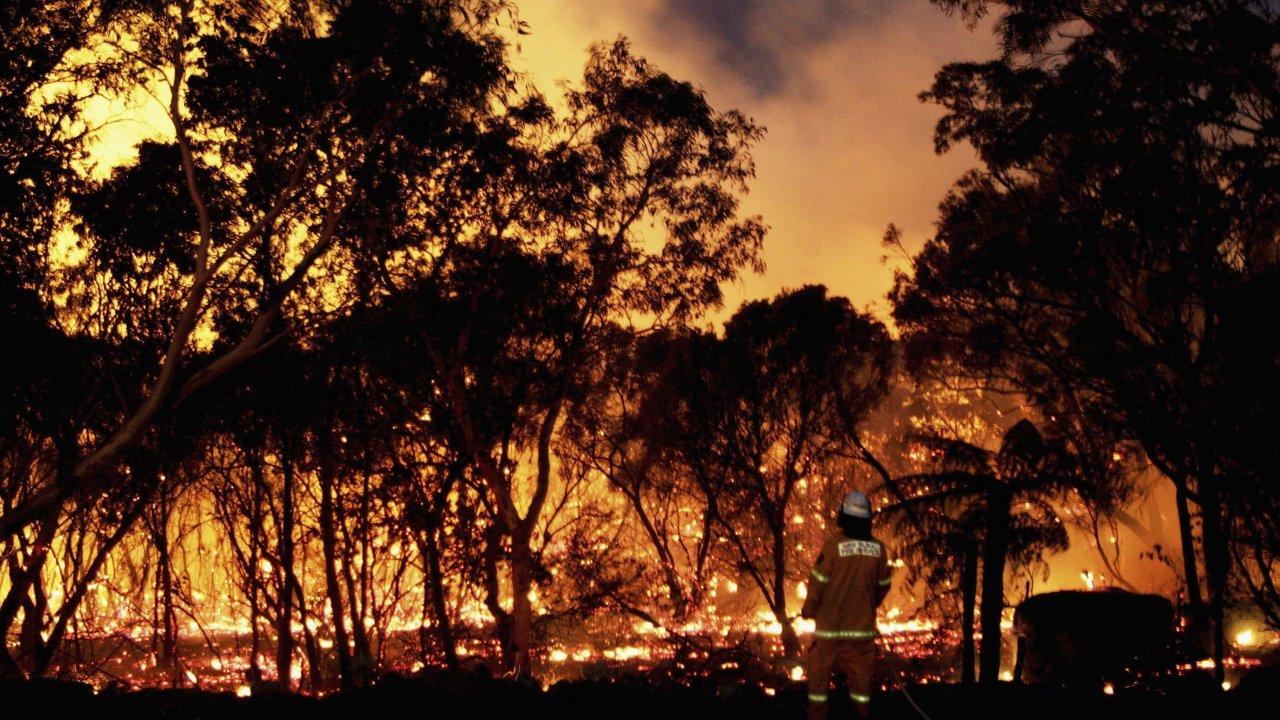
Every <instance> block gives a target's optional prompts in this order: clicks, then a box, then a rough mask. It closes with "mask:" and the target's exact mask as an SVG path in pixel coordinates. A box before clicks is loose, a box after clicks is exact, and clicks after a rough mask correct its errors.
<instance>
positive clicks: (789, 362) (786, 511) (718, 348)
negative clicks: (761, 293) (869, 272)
mask: <svg viewBox="0 0 1280 720" xmlns="http://www.w3.org/2000/svg"><path fill="white" fill-rule="evenodd" d="M705 347H706V350H705V353H704V354H703V355H702V356H701V357H698V358H696V362H695V363H694V364H691V366H690V367H689V368H687V369H686V370H685V372H687V373H689V375H690V377H689V379H688V380H686V390H685V393H684V394H683V396H682V400H683V403H684V404H685V407H684V408H682V410H681V413H682V414H683V420H682V421H683V422H685V423H687V424H688V427H687V429H685V430H684V431H683V432H682V433H681V436H682V437H684V438H686V440H687V441H688V442H689V443H691V446H689V447H686V448H684V452H685V454H686V455H687V456H688V457H690V458H691V459H690V461H689V463H690V465H691V467H693V469H694V473H695V477H697V478H698V479H699V481H700V482H701V483H702V484H703V486H704V492H705V493H706V494H707V496H708V498H709V499H710V502H711V503H712V508H713V515H714V517H715V520H716V531H717V532H723V533H724V537H725V538H726V539H727V540H728V541H729V542H728V545H729V546H730V548H731V549H730V551H729V553H730V555H731V556H732V557H733V559H734V564H735V565H736V566H737V567H738V568H739V569H740V570H741V571H742V572H743V573H744V574H745V575H746V577H747V578H749V579H750V581H751V582H752V583H753V584H754V585H755V586H756V587H757V588H758V589H759V590H760V592H761V594H762V595H763V597H764V599H765V602H766V603H767V604H768V606H769V609H770V610H771V611H772V612H773V615H774V617H775V619H776V620H777V621H778V623H779V624H780V625H781V626H782V641H783V646H784V650H785V653H786V655H787V657H796V656H797V655H798V654H799V651H800V645H799V641H798V639H797V638H796V634H795V629H794V628H793V627H792V626H791V621H792V619H793V618H791V617H790V616H788V614H787V583H788V582H789V581H793V580H794V579H795V578H796V575H797V573H796V571H795V569H796V566H797V564H798V563H803V562H806V561H808V560H810V558H808V557H805V558H804V559H803V560H801V559H799V558H796V557H795V554H796V551H795V548H794V543H793V540H792V536H793V533H794V530H793V527H794V523H793V521H792V516H793V515H794V514H795V509H794V508H795V504H794V503H795V500H796V498H797V493H798V492H799V491H800V490H801V489H802V488H803V487H805V486H806V485H807V484H808V483H813V484H814V485H815V486H817V485H821V484H822V480H821V476H822V475H823V473H824V471H826V470H827V468H828V467H829V465H830V464H831V463H832V461H833V460H834V459H836V458H839V457H845V456H849V455H852V454H853V450H852V447H851V446H852V438H851V437H850V435H849V434H848V433H847V432H846V429H847V428H848V427H850V425H849V424H848V420H850V419H851V418H853V419H855V420H856V419H858V418H865V416H866V415H867V413H868V412H870V410H871V409H872V408H873V407H875V405H876V403H877V402H878V401H879V400H880V398H881V397H883V395H884V394H885V392H887V389H888V378H889V376H890V374H891V372H892V367H893V360H894V355H893V345H892V343H891V342H890V340H889V336H888V332H887V331H886V330H885V328H884V326H883V325H882V324H881V323H880V322H878V321H876V320H874V319H872V318H870V317H868V316H866V315H863V314H861V313H858V312H857V311H855V310H853V308H852V307H850V305H849V302H848V301H847V300H845V299H844V298H833V297H828V296H827V291H826V288H824V287H821V286H813V285H810V286H805V287H803V288H800V289H798V290H793V291H789V292H784V293H782V294H781V295H779V296H778V297H777V298H774V299H773V300H769V301H755V302H750V303H747V304H745V305H743V306H742V307H741V308H740V309H739V310H738V312H737V313H735V314H734V316H733V317H732V318H730V320H729V321H728V323H726V325H725V331H724V338H723V339H722V340H720V341H718V342H715V343H710V344H707V345H706V346H705ZM856 424H857V423H856V421H855V422H854V423H853V426H855V427H856ZM747 518H751V521H747Z"/></svg>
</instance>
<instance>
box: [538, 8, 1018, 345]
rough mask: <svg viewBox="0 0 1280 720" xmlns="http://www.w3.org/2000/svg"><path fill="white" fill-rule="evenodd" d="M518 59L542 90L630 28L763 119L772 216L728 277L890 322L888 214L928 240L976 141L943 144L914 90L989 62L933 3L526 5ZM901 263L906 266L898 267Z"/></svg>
mask: <svg viewBox="0 0 1280 720" xmlns="http://www.w3.org/2000/svg"><path fill="white" fill-rule="evenodd" d="M519 11H520V18H521V19H522V20H524V21H525V22H527V23H528V24H529V26H530V30H531V33H530V34H529V35H526V36H523V37H521V38H520V41H521V47H520V53H519V58H518V59H517V64H518V65H519V66H521V67H523V68H524V69H525V70H526V71H527V72H528V73H529V74H530V75H531V79H532V80H534V81H535V82H536V84H537V85H538V86H539V87H540V88H543V89H544V90H546V91H550V89H551V88H553V87H554V84H555V82H556V81H560V80H571V79H573V78H576V77H579V76H580V75H581V68H582V64H583V62H584V61H585V58H586V50H587V48H588V47H589V46H590V45H591V44H592V43H593V42H596V41H602V40H605V41H607V40H612V39H614V38H616V37H617V36H619V35H625V36H626V37H628V38H630V39H631V41H632V46H633V51H634V52H635V53H636V54H638V55H640V56H642V57H645V58H647V59H648V60H649V61H651V62H652V63H654V64H655V65H656V66H657V67H658V68H660V69H662V70H664V71H666V72H668V73H670V74H671V75H673V76H674V77H676V78H677V79H681V80H688V81H690V82H692V83H693V84H694V85H696V86H698V87H700V88H701V89H702V90H704V91H705V92H706V94H707V97H708V99H709V100H710V101H711V103H712V106H713V107H715V108H717V109H719V110H727V109H737V110H740V111H742V112H743V113H745V114H746V115H748V116H749V117H752V118H754V119H755V121H756V122H757V123H759V124H761V125H763V126H765V127H766V128H767V129H768V132H767V134H766V136H765V139H764V141H763V142H762V143H761V144H760V145H759V146H758V147H757V148H756V150H755V159H756V165H757V177H756V180H755V182H754V183H753V184H752V189H751V194H750V196H749V197H748V198H747V200H746V203H745V210H746V212H747V213H759V214H761V215H763V216H764V219H765V222H766V223H767V224H768V225H769V226H770V232H769V235H768V237H767V239H766V240H765V262H766V263H767V266H768V269H767V271H766V272H765V274H764V275H760V276H754V275H753V276H749V277H746V278H744V280H743V281H741V282H740V283H738V284H737V285H736V286H734V287H729V288H726V312H725V313H721V314H720V315H719V316H717V317H716V319H723V317H727V314H728V313H731V312H732V311H733V310H734V309H735V308H736V307H737V306H738V305H739V304H740V303H741V302H742V301H744V300H752V299H758V298H767V297H771V296H773V295H774V294H776V293H777V292H778V291H780V290H781V289H783V288H793V287H797V286H800V285H803V284H807V283H822V284H825V285H826V286H827V287H828V288H830V289H831V291H832V293H833V294H836V295H844V296H846V297H848V298H850V299H851V300H852V301H853V304H854V305H855V306H856V307H858V308H860V309H870V310H871V311H872V312H873V313H875V314H876V315H877V316H879V317H881V318H882V319H886V320H887V315H888V304H887V301H886V300H885V294H886V293H887V292H888V290H889V289H890V287H891V286H892V273H893V267H894V265H895V263H894V262H893V261H892V260H891V261H890V262H888V263H884V262H882V260H881V259H882V257H883V256H884V255H885V252H886V251H885V250H884V249H883V248H882V247H881V244H880V241H881V238H882V237H883V235H884V232H885V229H886V228H887V226H888V225H889V223H894V224H896V225H897V226H899V227H900V228H901V229H902V230H903V231H904V239H905V241H906V244H907V246H908V248H910V249H912V250H914V249H916V248H918V247H919V246H920V244H922V243H923V242H924V240H925V239H926V238H927V237H928V236H929V234H930V233H931V231H932V228H933V222H934V219H935V217H936V209H937V206H938V203H939V201H941V200H942V198H943V196H944V194H945V193H946V191H947V189H948V188H949V187H950V185H951V184H952V182H954V181H955V180H956V179H957V178H958V177H959V176H960V174H961V173H962V172H964V170H966V169H968V168H969V167H972V166H973V165H974V160H973V157H972V155H971V153H970V152H968V151H967V150H965V149H959V150H953V151H952V152H951V153H948V154H947V155H944V156H941V157H939V156H937V155H935V154H934V152H933V126H934V123H935V122H936V120H937V119H938V117H939V116H940V115H941V112H940V109H939V108H938V107H937V106H933V105H926V104H923V103H921V102H920V101H919V100H918V99H917V95H918V94H919V93H920V92H921V91H923V90H925V89H926V88H928V86H929V84H930V82H931V81H932V78H933V74H934V73H935V72H936V71H937V70H938V69H939V68H940V67H941V66H942V65H943V64H944V63H947V62H951V61H957V60H985V59H989V58H991V57H994V55H995V54H996V44H995V41H994V40H993V39H992V37H991V34H990V32H989V31H988V30H986V29H982V28H980V29H977V30H973V31H970V30H968V29H966V27H965V24H964V22H962V21H961V20H960V19H959V18H956V17H948V16H947V15H946V14H944V13H943V12H942V11H941V10H939V9H938V8H936V7H935V6H933V5H931V4H929V3H928V2H927V0H804V1H802V2H795V0H523V1H522V2H520V3H519ZM897 264H899V265H900V263H897Z"/></svg>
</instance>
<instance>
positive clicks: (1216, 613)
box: [1200, 483, 1231, 687]
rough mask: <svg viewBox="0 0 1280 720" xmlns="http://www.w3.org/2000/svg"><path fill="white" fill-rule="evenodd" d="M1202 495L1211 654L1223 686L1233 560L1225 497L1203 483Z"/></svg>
mask: <svg viewBox="0 0 1280 720" xmlns="http://www.w3.org/2000/svg"><path fill="white" fill-rule="evenodd" d="M1200 498H1201V501H1202V502H1203V503H1204V504H1203V505H1202V506H1201V508H1200V511H1201V517H1202V518H1203V522H1204V568H1205V573H1204V574H1205V584H1206V585H1207V588H1206V589H1207V590H1208V591H1209V627H1210V630H1211V632H1212V634H1211V636H1210V643H1211V644H1210V651H1211V654H1210V657H1211V658H1212V659H1213V679H1214V682H1215V684H1216V685H1218V686H1219V687H1221V686H1222V682H1223V680H1225V679H1226V668H1225V667H1224V666H1223V660H1224V659H1225V657H1226V627H1225V624H1226V618H1225V614H1226V590H1227V587H1226V586H1227V575H1228V572H1229V569H1230V568H1229V564H1230V562H1231V556H1230V551H1229V550H1228V548H1227V536H1226V532H1225V531H1224V528H1223V521H1222V500H1221V495H1219V494H1218V491H1217V488H1216V487H1210V483H1202V487H1201V489H1200Z"/></svg>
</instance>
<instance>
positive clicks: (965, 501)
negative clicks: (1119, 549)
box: [882, 420, 1081, 683]
mask: <svg viewBox="0 0 1280 720" xmlns="http://www.w3.org/2000/svg"><path fill="white" fill-rule="evenodd" d="M915 441H916V442H917V443H919V444H920V445H922V446H924V447H925V448H927V449H929V450H930V451H931V453H932V454H933V456H934V465H935V469H934V470H932V471H930V472H927V473H922V474H919V475H914V476H909V477H904V478H899V479H898V483H899V486H900V487H901V488H902V489H903V491H904V492H905V493H906V495H907V499H906V500H904V501H900V502H897V503H895V504H892V505H889V506H887V507H885V508H884V510H882V517H883V518H884V519H886V520H889V521H890V522H892V523H893V527H894V529H895V534H896V536H898V537H901V538H903V546H904V549H903V554H904V555H907V556H909V557H910V558H911V559H912V560H913V568H914V567H916V563H918V564H919V566H920V567H924V568H926V578H925V579H926V580H927V581H930V582H937V581H939V580H941V579H942V577H943V576H944V575H945V574H946V573H945V572H943V573H940V572H938V571H939V570H941V569H943V568H946V569H948V570H950V571H951V572H955V573H956V574H958V575H959V578H960V583H959V584H960V592H961V594H962V597H963V608H964V611H963V618H964V619H963V621H962V627H961V633H962V636H961V637H962V639H963V643H962V648H963V650H962V652H963V655H962V670H961V678H962V681H966V680H968V681H971V680H972V678H973V675H972V667H973V665H972V663H973V658H972V649H973V630H974V628H973V607H974V596H975V595H976V594H979V593H978V590H979V588H978V586H977V582H978V580H979V576H978V570H979V567H980V568H981V593H980V595H981V603H982V606H981V609H980V612H979V614H980V617H981V623H982V648H981V651H980V667H979V674H978V677H979V679H980V680H981V681H982V682H983V683H992V682H995V681H996V680H997V679H998V676H999V673H1000V646H1001V630H1000V621H1001V619H1002V617H1003V611H1004V577H1005V569H1006V563H1007V562H1011V563H1012V564H1013V565H1014V566H1015V567H1034V566H1035V565H1040V566H1042V567H1044V568H1045V569H1047V565H1045V564H1044V561H1043V555H1044V554H1045V553H1048V552H1054V551H1061V550H1065V549H1066V548H1067V533H1066V529H1065V528H1064V527H1063V524H1062V520H1061V519H1060V518H1059V517H1058V514H1057V511H1056V510H1055V509H1054V505H1055V503H1057V502H1060V501H1061V500H1062V499H1063V498H1065V497H1066V495H1067V494H1068V492H1069V491H1070V490H1071V489H1072V488H1074V487H1075V486H1077V485H1080V484H1081V483H1080V477H1079V465H1078V463H1077V461H1076V458H1075V457H1074V456H1073V455H1072V454H1070V453H1069V452H1067V450H1066V449H1065V447H1064V446H1062V445H1061V444H1059V443H1056V442H1046V441H1045V440H1044V438H1042V437H1041V435H1040V432H1039V431H1038V430H1036V428H1035V426H1034V425H1032V424H1031V422H1030V421H1028V420H1022V421H1019V422H1018V423H1017V424H1015V425H1013V426H1012V427H1011V428H1009V430H1008V431H1006V432H1005V435H1004V439H1003V441H1002V442H1001V444H1000V449H999V450H997V451H995V452H992V451H990V450H985V449H983V448H981V447H978V446H976V445H972V444H970V443H967V442H964V441H960V440H953V439H949V438H944V437H939V436H920V437H918V438H916V439H915ZM940 559H941V562H939V560H940ZM957 571H958V572H957Z"/></svg>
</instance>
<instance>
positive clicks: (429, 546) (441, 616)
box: [421, 528, 458, 670]
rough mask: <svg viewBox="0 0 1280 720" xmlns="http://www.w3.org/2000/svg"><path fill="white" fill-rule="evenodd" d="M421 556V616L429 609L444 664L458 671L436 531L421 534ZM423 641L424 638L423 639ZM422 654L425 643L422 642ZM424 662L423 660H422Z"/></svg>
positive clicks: (456, 649) (456, 652)
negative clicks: (423, 582) (423, 571)
mask: <svg viewBox="0 0 1280 720" xmlns="http://www.w3.org/2000/svg"><path fill="white" fill-rule="evenodd" d="M423 535H425V537H423V539H422V545H421V547H422V555H423V559H424V560H425V561H426V570H427V587H426V588H425V593H424V595H423V608H422V609H423V615H424V619H425V615H426V612H427V609H428V603H430V605H429V607H430V609H431V611H432V612H433V614H434V615H435V621H436V639H437V641H438V642H439V643H440V650H441V652H443V653H444V664H445V666H446V667H448V668H449V669H450V670H457V669H458V647H457V644H456V642H455V641H454V639H453V623H452V622H451V621H450V620H449V608H448V607H447V605H446V604H445V585H444V572H443V571H442V569H441V567H440V546H439V542H438V541H437V539H436V529H435V528H431V529H429V530H427V531H426V532H425V533H423ZM423 640H425V638H423ZM422 645H423V653H424V655H425V652H426V643H425V642H423V643H422ZM424 662H425V658H424Z"/></svg>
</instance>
